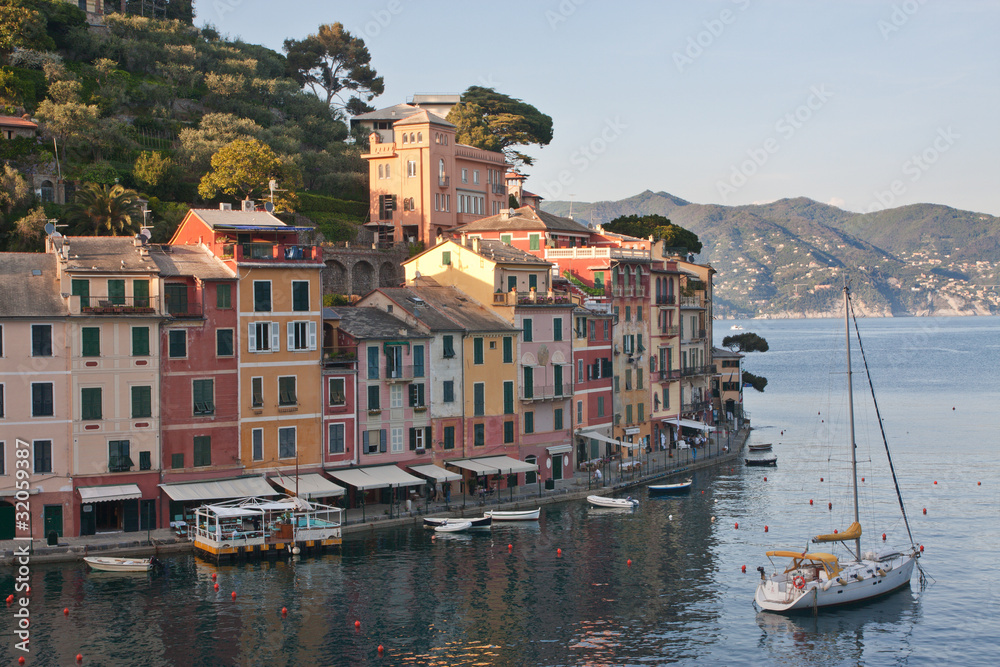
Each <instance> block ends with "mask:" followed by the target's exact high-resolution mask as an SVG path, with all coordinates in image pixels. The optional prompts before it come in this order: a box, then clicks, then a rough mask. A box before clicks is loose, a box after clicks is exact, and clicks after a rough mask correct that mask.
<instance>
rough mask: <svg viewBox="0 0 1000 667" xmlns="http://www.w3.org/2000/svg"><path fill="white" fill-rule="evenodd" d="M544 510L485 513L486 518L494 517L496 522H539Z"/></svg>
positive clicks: (491, 511) (493, 511)
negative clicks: (539, 516)
mask: <svg viewBox="0 0 1000 667" xmlns="http://www.w3.org/2000/svg"><path fill="white" fill-rule="evenodd" d="M541 511H542V508H541V507H539V508H538V509H534V510H522V511H504V510H490V511H488V512H485V514H486V516H488V517H492V519H493V520H494V521H538V515H539V514H540V513H541Z"/></svg>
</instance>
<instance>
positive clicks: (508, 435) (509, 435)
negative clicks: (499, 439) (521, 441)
mask: <svg viewBox="0 0 1000 667" xmlns="http://www.w3.org/2000/svg"><path fill="white" fill-rule="evenodd" d="M503 441H504V444H506V445H509V444H510V443H512V442H514V422H513V421H505V422H504V423H503Z"/></svg>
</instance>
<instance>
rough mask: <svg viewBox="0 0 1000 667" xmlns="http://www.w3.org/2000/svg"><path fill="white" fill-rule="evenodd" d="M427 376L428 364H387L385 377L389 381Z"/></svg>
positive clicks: (401, 380)
mask: <svg viewBox="0 0 1000 667" xmlns="http://www.w3.org/2000/svg"><path fill="white" fill-rule="evenodd" d="M425 377H427V367H426V366H395V367H391V366H387V367H386V368H385V379H386V380H387V381H389V382H404V381H405V382H409V381H410V380H413V379H414V378H416V379H418V380H419V379H422V378H425Z"/></svg>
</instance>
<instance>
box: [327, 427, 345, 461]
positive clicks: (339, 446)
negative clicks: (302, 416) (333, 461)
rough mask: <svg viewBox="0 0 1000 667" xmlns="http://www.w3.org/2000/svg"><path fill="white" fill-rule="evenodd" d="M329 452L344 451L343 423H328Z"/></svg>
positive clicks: (340, 452) (339, 452) (337, 452)
mask: <svg viewBox="0 0 1000 667" xmlns="http://www.w3.org/2000/svg"><path fill="white" fill-rule="evenodd" d="M328 451H329V452H330V453H331V454H343V453H344V425H343V424H330V445H329V450H328Z"/></svg>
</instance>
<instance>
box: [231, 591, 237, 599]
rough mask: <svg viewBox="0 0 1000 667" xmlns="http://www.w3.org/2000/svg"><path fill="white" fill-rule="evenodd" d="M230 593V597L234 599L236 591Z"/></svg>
mask: <svg viewBox="0 0 1000 667" xmlns="http://www.w3.org/2000/svg"><path fill="white" fill-rule="evenodd" d="M230 595H231V596H232V598H233V599H234V600H235V599H236V591H233V592H232V593H230Z"/></svg>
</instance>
